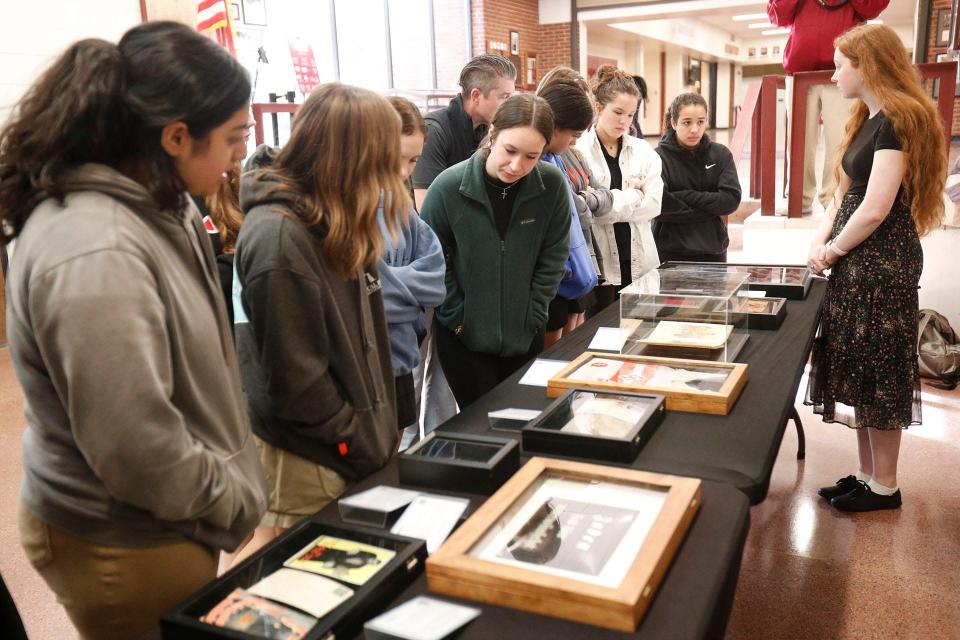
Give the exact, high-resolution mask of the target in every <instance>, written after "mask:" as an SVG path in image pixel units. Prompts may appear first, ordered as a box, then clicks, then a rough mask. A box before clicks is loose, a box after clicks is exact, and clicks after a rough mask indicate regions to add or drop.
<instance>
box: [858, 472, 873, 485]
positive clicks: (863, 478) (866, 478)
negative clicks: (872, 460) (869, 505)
mask: <svg viewBox="0 0 960 640" xmlns="http://www.w3.org/2000/svg"><path fill="white" fill-rule="evenodd" d="M871 479H872V478H871V477H870V474H869V473H864V472H863V471H861V470H859V469H858V470H857V480H859V481H860V482H870V480H871Z"/></svg>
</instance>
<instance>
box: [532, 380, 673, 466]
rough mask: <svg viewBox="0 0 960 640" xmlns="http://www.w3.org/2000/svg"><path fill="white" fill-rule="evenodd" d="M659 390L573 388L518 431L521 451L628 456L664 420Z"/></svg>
mask: <svg viewBox="0 0 960 640" xmlns="http://www.w3.org/2000/svg"><path fill="white" fill-rule="evenodd" d="M663 401H664V398H663V396H657V395H650V394H641V393H622V392H621V393H608V392H606V391H594V390H591V389H572V390H570V391H568V392H566V393H565V394H563V395H562V396H561V397H560V398H559V399H558V400H555V401H554V402H553V403H551V404H550V406H549V407H547V408H546V409H544V411H543V413H541V414H540V417H538V418H537V419H536V420H534V421H533V422H531V423H530V424H528V425H527V426H526V427H524V428H523V430H522V431H521V432H520V434H521V438H522V440H523V448H524V450H525V451H528V452H529V451H534V452H541V453H556V454H559V455H565V456H573V457H581V458H593V459H597V460H612V461H615V462H630V461H632V460H634V459H635V458H636V457H637V454H638V453H640V449H641V448H642V447H643V445H644V444H646V442H647V440H649V439H650V436H651V435H652V434H653V431H654V430H655V429H656V428H657V426H658V425H659V424H660V422H661V421H662V420H663V414H664V406H663Z"/></svg>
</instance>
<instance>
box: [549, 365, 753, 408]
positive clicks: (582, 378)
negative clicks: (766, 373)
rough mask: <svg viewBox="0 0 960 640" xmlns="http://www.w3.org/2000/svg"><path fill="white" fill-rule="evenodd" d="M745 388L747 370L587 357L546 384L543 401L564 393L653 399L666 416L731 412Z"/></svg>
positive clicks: (731, 367)
mask: <svg viewBox="0 0 960 640" xmlns="http://www.w3.org/2000/svg"><path fill="white" fill-rule="evenodd" d="M746 383H747V365H745V364H739V363H736V362H709V361H705V360H681V359H678V358H652V357H649V356H632V355H626V354H616V353H596V352H592V351H587V352H585V353H582V354H580V355H579V356H578V357H577V358H576V359H575V360H573V361H572V362H571V363H570V364H568V365H567V366H566V367H564V368H563V369H561V370H560V371H559V372H558V373H557V375H556V376H554V377H553V378H551V379H550V380H549V381H548V382H547V396H549V397H556V396H559V395H560V394H562V393H563V392H564V391H565V390H567V389H576V388H581V389H591V390H594V391H609V392H614V393H617V392H627V393H630V392H640V393H656V394H660V395H663V396H664V397H665V398H666V407H667V409H668V410H669V411H688V412H690V413H712V414H715V415H721V416H725V415H727V414H728V413H729V412H730V409H731V408H732V407H733V405H734V403H735V402H736V401H737V398H738V397H739V396H740V392H741V391H742V390H743V386H744V385H745V384H746Z"/></svg>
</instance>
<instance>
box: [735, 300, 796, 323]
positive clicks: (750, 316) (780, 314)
mask: <svg viewBox="0 0 960 640" xmlns="http://www.w3.org/2000/svg"><path fill="white" fill-rule="evenodd" d="M749 305H754V307H750V306H749ZM761 305H762V306H763V309H760V308H759V307H760V306H761ZM744 306H745V308H744V311H746V312H747V326H748V327H749V328H750V329H765V330H767V331H773V330H776V329H779V328H780V325H781V324H783V319H784V318H785V317H786V315H787V299H786V298H748V299H747V301H745V302H744Z"/></svg>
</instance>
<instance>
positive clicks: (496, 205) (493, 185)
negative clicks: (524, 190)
mask: <svg viewBox="0 0 960 640" xmlns="http://www.w3.org/2000/svg"><path fill="white" fill-rule="evenodd" d="M483 180H484V186H485V187H486V188H487V198H489V200H490V208H491V209H493V222H494V224H496V225H497V233H499V234H500V239H501V240H503V239H504V238H506V237H507V227H509V226H510V216H511V215H513V203H514V202H515V201H516V200H517V192H519V191H520V184H521V183H522V182H523V180H524V179H523V178H520V179H519V180H517V181H516V182H514V183H513V184H506V183H504V182H500V181H499V180H497V179H496V178H491V177H490V176H488V175H486V172H484V176H483Z"/></svg>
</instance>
